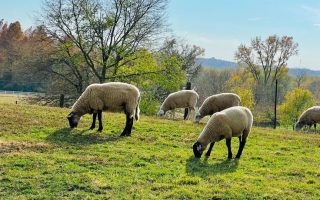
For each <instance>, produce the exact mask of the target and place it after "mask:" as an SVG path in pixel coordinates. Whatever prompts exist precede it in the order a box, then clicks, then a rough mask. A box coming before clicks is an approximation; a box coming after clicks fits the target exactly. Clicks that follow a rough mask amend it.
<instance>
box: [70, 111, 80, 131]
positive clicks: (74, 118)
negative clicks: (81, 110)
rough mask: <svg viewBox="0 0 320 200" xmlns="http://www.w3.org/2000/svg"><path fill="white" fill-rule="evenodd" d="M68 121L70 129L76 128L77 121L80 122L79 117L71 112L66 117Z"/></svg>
mask: <svg viewBox="0 0 320 200" xmlns="http://www.w3.org/2000/svg"><path fill="white" fill-rule="evenodd" d="M67 119H68V121H69V125H70V128H75V127H77V126H78V123H79V120H80V115H78V114H76V113H74V112H71V113H70V114H69V115H68V117H67Z"/></svg>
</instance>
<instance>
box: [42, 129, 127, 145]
mask: <svg viewBox="0 0 320 200" xmlns="http://www.w3.org/2000/svg"><path fill="white" fill-rule="evenodd" d="M121 139H122V137H120V136H114V135H111V136H110V135H104V134H103V133H100V132H92V131H89V130H83V131H79V130H75V129H71V128H62V129H59V130H57V131H55V132H53V133H51V134H49V135H48V136H47V138H46V140H47V141H49V142H52V143H56V144H71V145H90V144H101V143H105V142H113V141H117V140H121Z"/></svg>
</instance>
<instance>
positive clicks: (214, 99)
mask: <svg viewBox="0 0 320 200" xmlns="http://www.w3.org/2000/svg"><path fill="white" fill-rule="evenodd" d="M240 102H241V100H240V97H239V96H238V95H236V94H234V93H221V94H216V95H212V96H210V97H208V98H206V99H205V101H204V102H203V103H202V105H201V107H200V108H199V110H198V111H197V114H196V117H195V122H198V123H199V122H200V120H201V119H202V118H203V117H205V116H207V115H212V114H214V113H215V112H219V111H222V110H224V109H226V108H229V107H232V106H239V105H240Z"/></svg>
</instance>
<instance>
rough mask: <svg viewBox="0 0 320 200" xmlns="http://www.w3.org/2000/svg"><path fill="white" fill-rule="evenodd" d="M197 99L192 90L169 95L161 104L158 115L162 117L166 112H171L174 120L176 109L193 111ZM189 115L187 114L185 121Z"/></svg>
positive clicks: (197, 96)
mask: <svg viewBox="0 0 320 200" xmlns="http://www.w3.org/2000/svg"><path fill="white" fill-rule="evenodd" d="M198 99H199V95H198V94H197V92H196V91H194V90H181V91H178V92H174V93H171V94H169V95H168V97H167V98H166V99H165V100H164V102H163V103H162V105H161V107H160V111H159V113H158V115H159V116H160V117H162V116H164V115H165V114H166V112H167V111H168V110H172V117H173V119H174V115H175V109H176V108H188V109H189V111H191V110H193V111H195V107H196V104H197V101H198ZM189 115H190V112H188V116H187V117H186V119H188V118H189Z"/></svg>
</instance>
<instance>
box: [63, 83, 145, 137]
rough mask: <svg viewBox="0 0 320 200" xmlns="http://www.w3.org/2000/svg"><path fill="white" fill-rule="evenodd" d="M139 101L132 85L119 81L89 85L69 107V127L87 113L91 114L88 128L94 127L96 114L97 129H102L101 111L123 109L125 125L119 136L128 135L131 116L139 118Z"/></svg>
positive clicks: (137, 92) (74, 124)
mask: <svg viewBox="0 0 320 200" xmlns="http://www.w3.org/2000/svg"><path fill="white" fill-rule="evenodd" d="M139 102H140V92H139V90H138V88H136V87H135V86H134V85H130V84H127V83H120V82H112V83H103V84H92V85H89V86H88V87H87V88H86V90H85V91H84V92H83V93H82V94H81V96H80V97H79V99H78V100H77V101H76V102H75V103H74V105H73V106H72V108H71V112H70V114H69V115H68V120H69V124H70V127H71V128H74V127H77V125H78V123H79V120H80V118H81V116H82V115H84V114H87V113H89V114H93V121H92V125H91V127H90V129H94V128H95V125H96V117H97V115H98V120H99V129H98V131H102V129H103V126H102V111H111V112H118V111H124V113H125V114H126V127H125V128H124V130H123V132H122V134H121V136H130V135H131V129H132V126H133V117H135V119H136V120H138V119H139V112H140V109H139Z"/></svg>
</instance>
